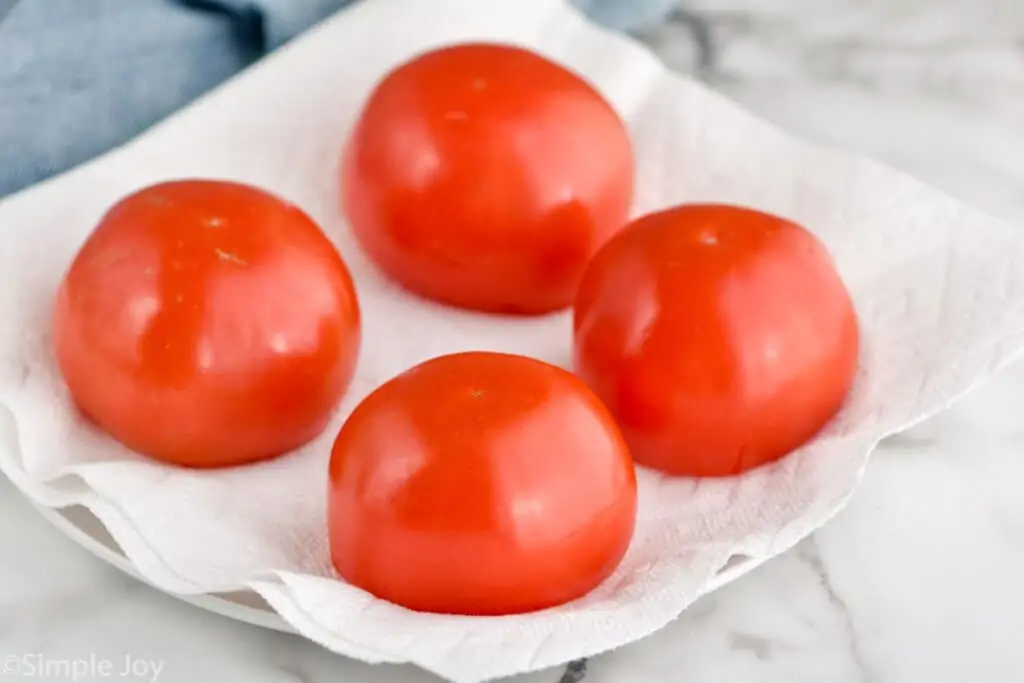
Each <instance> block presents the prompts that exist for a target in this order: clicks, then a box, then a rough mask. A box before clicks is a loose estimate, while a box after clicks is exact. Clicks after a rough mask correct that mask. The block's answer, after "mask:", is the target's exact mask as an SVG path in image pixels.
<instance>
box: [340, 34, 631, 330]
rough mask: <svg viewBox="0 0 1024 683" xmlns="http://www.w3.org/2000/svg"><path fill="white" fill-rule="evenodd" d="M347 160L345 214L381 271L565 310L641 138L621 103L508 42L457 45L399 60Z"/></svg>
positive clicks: (473, 296) (448, 299)
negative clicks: (632, 133) (634, 137)
mask: <svg viewBox="0 0 1024 683" xmlns="http://www.w3.org/2000/svg"><path fill="white" fill-rule="evenodd" d="M343 157H344V158H343V162H342V174H341V187H342V197H343V204H344V208H345V211H346V213H347V215H348V218H349V221H350V223H351V225H352V228H353V230H354V233H355V235H356V237H357V238H358V240H359V242H360V243H361V244H362V246H363V248H364V250H365V251H366V252H367V253H368V254H369V256H370V257H371V258H372V260H373V261H375V262H376V263H377V265H378V266H379V267H380V268H381V269H382V271H383V272H385V273H386V274H387V275H389V276H390V277H391V278H392V279H393V280H395V281H396V282H398V283H400V284H401V285H403V286H404V287H405V288H407V289H409V290H411V291H413V292H415V293H417V294H419V295H421V296H424V297H426V298H429V299H434V300H437V301H441V302H445V303H448V304H451V305H454V306H458V307H463V308H467V309H475V310H481V311H487V312H496V313H516V314H541V313H547V312H550V311H553V310H558V309H562V308H565V307H567V306H569V305H570V304H571V302H572V297H573V295H574V293H575V291H576V287H577V285H578V283H579V279H580V277H582V275H583V271H584V269H585V267H586V264H587V261H589V259H590V257H591V256H592V255H593V253H594V252H595V251H596V250H597V248H598V247H599V246H600V245H601V244H603V243H604V242H605V241H606V240H607V239H608V238H609V237H610V236H611V235H612V234H614V233H615V231H617V230H618V229H619V228H621V227H622V226H623V225H624V224H625V222H626V220H627V218H628V214H629V209H630V204H631V202H632V197H633V175H634V161H633V151H632V144H631V142H630V139H629V135H628V132H627V130H626V128H625V126H624V125H623V123H622V120H621V119H620V118H619V116H618V115H617V114H616V113H615V111H614V110H613V109H612V107H611V106H610V105H609V104H608V103H607V102H606V101H605V100H604V99H603V98H602V97H601V95H600V94H599V93H598V92H597V91H596V90H595V89H594V88H593V87H591V86H590V85H589V84H588V83H586V82H585V81H584V80H582V79H581V78H579V77H578V76H576V75H575V74H573V73H571V72H570V71H567V70H566V69H564V68H563V67H561V66H559V65H557V64H555V63H553V62H551V61H548V60H547V59H545V58H543V57H541V56H539V55H537V54H534V53H532V52H528V51H526V50H524V49H521V48H517V47H512V46H506V45H495V44H461V45H454V46H449V47H446V48H441V49H437V50H434V51H431V52H428V53H425V54H422V55H420V56H418V57H416V58H414V59H413V60H411V61H409V62H407V63H405V64H403V65H401V66H399V67H397V68H396V69H395V70H393V71H392V72H391V73H389V74H388V75H387V76H386V77H385V78H384V79H383V80H382V81H381V82H380V83H379V84H378V86H377V87H376V89H375V90H374V92H373V93H372V94H371V96H370V98H369V100H368V101H367V103H366V104H365V106H364V109H363V111H362V112H361V114H360V116H359V118H358V120H357V122H356V125H355V127H354V129H353V131H352V133H351V135H350V138H349V140H348V143H347V145H346V149H345V153H344V155H343Z"/></svg>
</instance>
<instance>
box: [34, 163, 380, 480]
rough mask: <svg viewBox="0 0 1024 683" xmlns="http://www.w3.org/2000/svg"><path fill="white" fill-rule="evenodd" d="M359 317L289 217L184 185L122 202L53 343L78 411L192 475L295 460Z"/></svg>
mask: <svg viewBox="0 0 1024 683" xmlns="http://www.w3.org/2000/svg"><path fill="white" fill-rule="evenodd" d="M359 343H360V313H359V306H358V303H357V300H356V292H355V289H354V287H353V283H352V280H351V278H350V277H349V273H348V270H347V268H346V266H345V263H344V262H343V261H342V259H341V256H340V255H339V254H338V252H337V251H336V250H335V249H334V247H333V245H332V244H331V242H330V241H329V240H328V239H327V237H326V236H325V235H324V234H323V233H322V232H321V230H320V228H319V227H318V226H317V224H316V223H315V222H314V221H313V220H312V219H311V218H310V217H309V216H308V215H306V214H305V213H304V212H303V211H301V210H300V209H299V208H297V207H295V206H293V205H291V204H289V203H288V202H286V201H283V200H282V199H279V198H277V197H275V196H273V195H271V194H268V193H267V192H264V191H262V190H260V189H257V188H254V187H250V186H246V185H243V184H239V183H234V182H227V181H217V180H201V179H186V180H178V181H170V182H164V183H160V184H157V185H153V186H150V187H147V188H144V189H142V190H139V191H138V192H135V193H134V194H131V195H129V196H127V197H125V198H123V199H122V200H120V201H119V202H117V203H116V204H115V205H114V206H113V207H112V208H110V210H109V211H108V212H107V213H106V214H105V215H104V216H103V217H102V219H101V220H100V222H99V224H98V225H97V226H96V228H95V229H94V230H93V232H92V233H91V234H90V235H89V236H88V238H87V239H86V241H85V243H84V244H83V245H82V247H81V249H80V250H79V252H78V253H77V255H76V256H75V258H74V261H73V262H72V264H71V266H70V268H69V270H68V271H67V273H66V275H65V276H64V278H63V281H62V283H61V284H60V288H59V291H58V294H57V300H56V306H55V309H54V313H53V345H54V350H55V353H56V358H57V362H58V365H59V368H60V371H61V374H62V375H63V378H64V381H65V382H66V384H67V388H68V390H69V392H70V395H71V398H72V400H73V401H74V403H75V404H76V405H77V406H78V408H79V409H80V410H81V412H82V413H84V414H85V415H86V416H87V417H88V418H90V419H91V420H92V421H93V422H95V423H96V424H97V425H98V426H99V427H101V428H102V429H104V430H105V431H106V432H108V433H109V434H110V435H111V436H113V437H114V438H115V439H117V440H119V441H121V442H122V443H124V444H125V445H127V446H128V447H130V448H132V449H134V450H136V451H138V452H139V453H142V454H144V455H147V456H150V457H152V458H155V459H158V460H161V461H166V462H168V463H173V464H178V465H184V466H192V467H216V466H228V465H240V464H244V463H249V462H253V461H256V460H261V459H264V458H269V457H273V456H276V455H279V454H282V453H284V452H286V451H289V450H291V449H293V448H296V447H298V446H300V445H301V444H303V443H305V442H306V441H308V440H310V439H312V438H313V437H314V436H316V435H317V434H319V433H320V432H321V431H322V430H323V429H324V428H325V427H326V425H327V423H328V420H329V418H330V416H331V414H332V412H333V411H334V409H335V406H336V404H337V403H338V401H339V400H340V398H341V397H342V395H343V393H344V392H345V389H346V387H347V386H348V384H349V382H350V380H351V378H352V375H353V372H354V369H355V363H356V357H357V354H358V350H359Z"/></svg>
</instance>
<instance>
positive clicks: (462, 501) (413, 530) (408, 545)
mask: <svg viewBox="0 0 1024 683" xmlns="http://www.w3.org/2000/svg"><path fill="white" fill-rule="evenodd" d="M328 500H329V506H328V526H329V535H330V543H331V555H332V559H333V561H334V565H335V567H336V568H337V570H338V572H339V573H340V574H341V576H342V577H343V578H344V579H346V580H347V581H348V582H350V583H352V584H353V585H355V586H358V587H360V588H363V589H364V590H366V591H368V592H370V593H372V594H374V595H376V596H377V597H379V598H382V599H385V600H389V601H392V602H394V603H397V604H399V605H402V606H405V607H407V608H409V609H414V610H420V611H426V612H440V613H448V614H473V615H498V614H512V613H521V612H528V611H532V610H537V609H542V608H545V607H550V606H553V605H558V604H561V603H564V602H567V601H569V600H572V599H574V598H577V597H580V596H582V595H584V594H586V593H587V592H588V591H590V590H591V589H592V588H594V587H595V586H597V585H598V584H599V583H600V582H601V581H602V580H604V579H605V578H606V577H607V576H608V575H610V574H611V573H612V571H613V570H614V569H615V568H616V566H617V565H618V564H619V561H620V560H621V558H622V556H623V554H624V553H625V551H626V548H627V547H628V545H629V542H630V540H631V538H632V534H633V528H634V524H635V519H636V475H635V472H634V468H633V462H632V460H631V458H630V456H629V452H628V450H627V448H626V445H625V442H624V441H623V440H622V436H621V434H620V432H619V430H618V428H617V427H616V425H615V422H614V420H613V419H612V417H611V415H610V414H609V413H608V411H607V409H605V407H604V406H603V405H601V403H600V401H599V400H598V399H597V398H596V397H595V396H594V395H593V394H592V393H591V392H590V390H589V389H587V387H586V386H585V385H584V384H583V383H582V382H581V381H580V380H579V379H578V378H576V377H575V376H573V375H572V374H570V373H569V372H566V371H565V370H561V369H559V368H556V367H554V366H551V365H548V364H546V363H543V362H541V361H538V360H534V359H530V358H525V357H522V356H514V355H507V354H500V353H489V352H470V353H459V354H453V355H449V356H441V357H439V358H435V359H433V360H430V361H427V362H425V363H423V364H421V365H418V366H416V367H415V368H413V369H411V370H409V371H407V372H405V373H403V374H401V375H399V376H397V377H395V378H393V379H392V380H390V381H389V382H386V383H385V384H383V385H382V386H380V387H379V388H378V389H377V390H376V391H374V392H373V393H371V394H370V395H369V396H368V397H367V398H366V399H365V400H364V401H363V402H362V403H361V404H360V405H359V406H358V407H357V408H356V410H355V411H354V412H353V413H352V415H351V416H350V417H349V419H348V420H347V421H346V423H345V424H344V426H342V428H341V431H340V432H339V434H338V438H337V440H336V441H335V444H334V449H333V451H332V457H331V464H330V491H329V497H328Z"/></svg>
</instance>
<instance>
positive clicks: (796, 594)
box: [0, 0, 1024, 683]
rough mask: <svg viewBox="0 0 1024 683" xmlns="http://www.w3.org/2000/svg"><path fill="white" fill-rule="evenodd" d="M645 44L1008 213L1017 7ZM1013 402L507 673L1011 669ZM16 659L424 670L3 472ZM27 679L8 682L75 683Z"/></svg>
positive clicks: (1021, 111)
mask: <svg viewBox="0 0 1024 683" xmlns="http://www.w3.org/2000/svg"><path fill="white" fill-rule="evenodd" d="M641 38H642V39H643V40H644V41H645V42H647V43H648V44H650V45H651V46H652V47H653V48H654V49H656V50H657V51H658V53H659V54H660V55H661V56H662V57H663V58H664V59H665V61H666V62H668V63H669V64H670V65H671V66H673V67H675V68H678V69H679V70H681V71H685V72H688V73H692V74H694V75H696V76H698V77H699V78H701V79H703V80H705V81H707V82H708V83H709V84H711V85H712V86H713V87H715V88H717V89H719V90H721V91H722V92H724V93H726V94H727V95H729V96H730V97H732V98H734V99H736V100H738V101H739V102H740V103H742V104H743V105H744V106H746V107H748V108H749V109H751V110H753V111H755V112H757V113H759V114H761V115H762V116H764V117H765V118H767V119H769V120H771V121H774V122H775V123H777V124H778V125H780V126H782V127H784V128H787V129H789V130H791V131H793V132H795V133H798V134H800V135H803V136H805V137H809V138H812V139H815V140H818V141H821V142H824V143H828V144H832V145H837V146H841V147H844V148H847V149H850V150H854V151H858V152H864V153H867V154H871V155H873V156H876V157H878V158H881V159H883V160H885V161H887V162H889V163H890V164H892V165H894V166H896V167H899V168H901V169H903V170H905V171H909V172H910V173H912V174H914V175H917V176H919V177H921V178H923V179H924V180H927V181H929V182H931V183H933V184H935V185H937V186H939V187H942V188H944V189H945V190H947V191H949V192H951V193H952V194H954V195H957V196H958V197H960V198H962V199H965V200H967V201H969V202H971V203H974V204H976V205H978V206H981V207H982V208H985V209H987V210H989V211H991V212H993V213H995V214H998V215H1000V216H1002V217H1004V218H1006V219H1009V220H1010V221H1012V222H1016V223H1019V224H1021V225H1024V125H1022V124H1024V4H1022V3H1019V2H1017V0H975V1H973V2H969V1H968V0H785V1H784V0H686V1H685V2H684V6H683V7H681V8H680V9H679V11H678V12H677V13H676V14H675V15H674V16H673V17H672V19H671V20H670V21H668V22H665V23H664V24H662V25H660V26H658V27H655V28H653V29H651V30H649V31H647V32H646V33H645V34H644V35H643V36H641ZM1021 400H1024V364H1020V363H1018V364H1017V365H1016V366H1014V367H1012V368H1011V369H1010V370H1009V371H1008V372H1007V373H1005V374H1004V375H1003V376H1001V377H999V378H998V379H997V380H996V381H994V382H993V383H991V384H989V385H987V386H985V387H983V388H982V389H980V390H978V391H977V392H975V393H974V394H972V395H971V396H970V397H968V398H967V399H966V400H965V401H963V402H962V403H960V404H959V405H958V406H957V407H955V408H954V409H953V410H951V411H949V412H947V413H945V414H943V415H940V416H939V417H937V418H935V419H932V420H930V421H929V422H927V423H925V424H922V425H920V426H919V427H917V428H915V429H913V430H911V431H909V432H907V433H905V434H902V435H899V436H897V437H894V438H891V439H889V440H888V441H886V442H885V443H883V444H882V446H881V447H880V449H879V451H878V453H877V454H876V455H875V457H874V459H873V461H872V463H871V466H870V468H869V471H868V473H867V476H866V478H865V481H864V483H863V486H862V488H861V489H860V491H859V492H858V493H857V495H856V496H855V497H854V499H853V501H852V502H851V503H850V505H849V507H848V508H847V509H846V510H844V511H843V512H842V513H840V514H839V515H838V516H837V517H836V518H835V519H834V520H833V521H832V522H830V523H829V524H828V525H827V526H826V527H825V528H824V529H823V530H821V531H820V532H819V533H817V534H815V535H814V536H813V537H811V538H809V539H807V540H806V541H804V542H803V543H801V544H800V545H799V546H798V547H796V548H795V549H793V550H792V551H791V552H789V553H787V554H785V555H783V556H781V557H779V558H777V559H775V560H773V561H772V562H770V563H768V564H766V565H765V566H763V567H761V568H759V569H757V570H755V571H754V572H753V573H751V574H749V575H748V576H746V577H744V578H743V579H741V580H739V581H737V582H736V583H734V584H731V585H729V586H727V587H726V588H724V589H722V590H720V591H718V592H717V593H714V594H712V595H710V596H708V597H706V598H704V599H702V600H701V601H699V602H698V603H697V604H696V605H694V606H693V607H692V608H691V609H690V610H688V611H687V612H686V613H684V614H683V616H682V617H681V618H680V619H679V620H678V621H676V622H675V623H673V624H672V625H671V626H669V627H668V628H666V629H665V630H663V631H662V632H660V633H658V634H656V635H654V636H652V637H650V638H648V639H646V640H644V641H641V642H639V643H636V644H634V645H631V646H629V647H625V648H622V649H621V650H618V651H615V652H612V653H610V654H606V655H603V656H600V657H596V658H594V659H592V660H590V661H588V662H586V663H578V664H575V665H573V666H571V667H570V668H569V669H568V670H563V669H558V670H551V671H547V672H540V673H537V674H533V675H530V676H525V677H521V678H517V679H515V680H516V682H517V683H526V682H529V683H534V682H537V683H541V682H544V683H548V682H549V683H556V682H558V681H560V680H561V681H564V682H565V683H575V682H577V681H579V680H581V679H583V678H585V679H586V680H587V681H589V682H591V683H605V682H608V683H611V682H612V681H628V682H629V683H648V682H651V683H654V682H664V683H669V682H674V681H687V682H688V683H703V682H705V681H706V682H709V683H719V682H722V681H745V682H754V681H756V682H759V683H776V682H777V683H784V682H785V683H792V682H796V683H801V682H803V681H807V682H809V683H810V682H813V683H858V682H869V681H870V682H871V683H876V682H880V683H887V682H890V681H891V682H893V683H897V682H899V683H906V682H907V681H927V682H928V683H1004V682H1005V683H1014V682H1016V681H1019V680H1021V678H1022V676H1024V674H1021V673H1020V671H1021V670H1022V669H1024V648H1022V647H1021V646H1020V638H1021V636H1020V634H1021V633H1024V590H1021V588H1020V583H1018V582H1019V581H1020V577H1021V576H1022V575H1024V496H1022V495H1021V492H1020V491H1021V489H1020V484H1019V483H1018V480H1017V478H1016V475H1017V474H1021V475H1022V480H1024V458H1021V457H1020V452H1021V450H1024V420H1021V419H1020V418H1019V417H1018V416H1019V414H1020V413H1019V411H1018V410H1017V409H1014V408H1012V407H1011V406H1013V405H1014V402H1017V401H1021ZM10 657H17V658H20V659H23V660H24V659H25V658H33V657H34V658H35V659H34V660H33V661H34V662H36V663H37V664H42V663H45V662H60V661H66V660H72V659H79V660H89V659H90V658H91V659H92V660H93V661H94V662H97V664H95V665H93V666H92V668H91V670H90V673H88V674H86V675H82V676H79V677H78V678H77V680H78V681H93V680H107V679H109V678H118V677H120V678H128V679H129V680H130V679H137V680H144V681H151V680H159V681H162V682H163V683H193V682H195V681H234V680H241V681H246V682H247V683H271V682H275V683H277V682H280V683H284V682H291V681H294V682H307V681H308V682H319V681H323V682H324V683H326V682H327V681H345V682H346V683H362V682H367V683H369V682H384V681H388V682H390V681H394V682H397V683H418V682H421V681H422V682H427V681H436V680H437V679H435V678H433V677H432V676H430V675H428V674H426V673H424V672H422V671H419V670H416V669H413V668H411V667H395V666H378V667H371V666H367V665H363V664H360V663H356V662H352V661H349V660H345V659H342V658H340V657H337V656H334V655H332V654H330V653H328V652H326V651H324V650H322V649H320V648H318V647H317V646H315V645H313V644H310V643H307V642H305V641H302V640H301V639H299V638H297V637H293V636H288V635H283V634H279V633H274V632H270V631H264V630H261V629H258V628H256V627H250V626H246V625H242V624H238V623H235V622H232V621H230V620H228V619H226V618H223V617H219V616H215V615H212V614H208V613H205V612H203V611H201V610H199V609H197V608H194V607H191V606H188V605H185V604H183V603H180V602H178V601H177V600H175V599H173V598H170V597H167V596H164V595H162V594H160V593H158V592H156V591H155V590H152V589H150V588H148V587H146V586H144V585H142V584H140V583H138V582H136V581H134V580H133V579H130V578H128V577H127V576H125V575H122V574H120V573H119V572H118V571H116V570H114V569H112V568H110V567H108V566H106V565H105V564H103V563H101V562H100V561H99V560H96V559H94V558H93V557H92V556H91V555H89V554H88V553H86V551H84V550H81V549H79V548H78V547H77V546H75V545H74V544H73V543H72V542H71V541H69V540H67V539H66V538H65V537H64V536H62V535H61V534H60V532H58V531H56V530H55V529H53V528H52V527H50V526H49V525H48V523H47V522H45V521H44V520H43V519H42V518H41V517H40V516H39V515H38V514H37V513H36V512H35V511H34V510H33V509H32V508H31V507H30V506H29V505H28V503H26V502H24V501H23V500H22V499H21V498H20V497H19V495H18V494H17V493H16V491H15V490H14V489H13V487H12V486H11V485H10V484H9V483H7V482H6V481H3V482H0V680H7V679H10V680H14V679H15V678H17V677H19V675H18V674H16V673H15V672H14V671H13V670H12V669H10V668H5V667H6V666H7V665H6V664H5V661H9V658H10ZM5 658H6V659H5ZM101 662H108V665H107V666H108V667H109V668H101V667H100V666H99V664H98V663H101ZM126 664H127V666H128V668H129V672H128V674H127V675H121V673H122V671H123V670H124V669H125V667H126ZM42 668H44V667H42V666H36V667H35V670H34V671H35V672H34V673H27V672H25V671H23V672H22V674H21V675H20V677H22V678H30V677H34V678H40V679H44V680H52V681H64V680H71V679H70V678H69V677H61V675H60V674H61V673H63V672H62V671H60V670H59V667H56V668H52V669H51V672H50V673H51V674H53V675H50V676H44V675H43V674H44V673H45V672H43V671H41V669H42Z"/></svg>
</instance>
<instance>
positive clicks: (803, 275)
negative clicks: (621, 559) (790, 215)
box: [574, 205, 859, 476]
mask: <svg viewBox="0 0 1024 683" xmlns="http://www.w3.org/2000/svg"><path fill="white" fill-rule="evenodd" d="M574 339H575V343H574V347H575V351H574V355H575V368H576V370H577V372H578V374H579V375H580V376H581V377H582V378H583V379H584V380H585V381H586V382H587V383H588V385H589V386H590V387H591V388H593V389H594V391H595V392H596V393H597V395H598V396H600V397H601V399H602V400H603V401H604V402H605V404H606V405H607V406H608V407H609V408H610V409H611V411H612V413H613V414H614V415H615V417H616V419H617V420H618V422H619V425H620V426H621V428H622V430H623V434H624V435H625V437H626V440H627V442H628V443H629V445H630V448H631V450H632V453H633V457H634V459H635V460H636V461H637V463H639V464H641V465H646V466H649V467H652V468H655V469H658V470H661V471H663V472H667V473H670V474H677V475H689V476H727V475H734V474H739V473H741V472H744V471H747V470H749V469H751V468H754V467H758V466H760V465H763V464H765V463H768V462H771V461H774V460H776V459H778V458H780V457H782V456H783V455H785V454H787V453H788V452H790V451H792V450H793V449H795V448H797V447H798V446H800V445H801V444H803V443H805V442H806V441H808V440H809V439H811V438H812V437H813V436H814V435H815V434H816V433H817V432H818V431H819V430H820V429H821V428H822V427H823V426H824V425H825V424H826V423H827V422H828V421H829V420H830V419H831V418H832V417H833V416H834V415H835V413H836V412H837V411H838V410H839V409H840V408H841V406H842V405H843V403H844V401H845V398H846V396H847V394H848V392H849V391H850V389H851V386H852V384H853V380H854V375H855V373H856V370H857V361H858V347H859V331H858V322H857V316H856V313H855V310H854V306H853V304H852V302H851V299H850V296H849V294H848V292H847V290H846V288H845V286H844V284H843V282H842V281H841V280H840V277H839V275H838V273H837V272H836V270H835V268H834V265H833V262H832V259H831V257H830V255H829V254H828V252H827V251H826V250H825V248H824V246H823V245H822V244H821V243H820V242H819V241H818V240H817V239H816V238H815V237H814V236H813V235H812V234H811V233H809V232H808V231H807V230H805V229H804V228H802V227H800V226H798V225H796V224H795V223H792V222H790V221H787V220H784V219H782V218H779V217H776V216H773V215H770V214H766V213H762V212H759V211H755V210H752V209H747V208H743V207H739V206H728V205H683V206H678V207H674V208H671V209H667V210H664V211H660V212H657V213H652V214H648V215H646V216H643V217H640V218H639V219H637V220H636V221H634V222H633V223H631V224H630V225H629V226H628V227H626V228H625V229H624V230H623V231H622V232H621V233H619V235H617V236H616V237H615V238H614V239H613V240H612V241H610V242H609V243H608V244H607V245H606V246H605V247H604V248H603V249H602V250H601V251H600V252H599V253H598V254H597V256H596V257H595V258H594V260H593V262H592V263H591V265H590V267H589V269H588V271H587V274H586V276H585V277H584V279H583V282H582V284H581V285H580V290H579V292H578V295H577V298H576V302H575V305H574Z"/></svg>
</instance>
